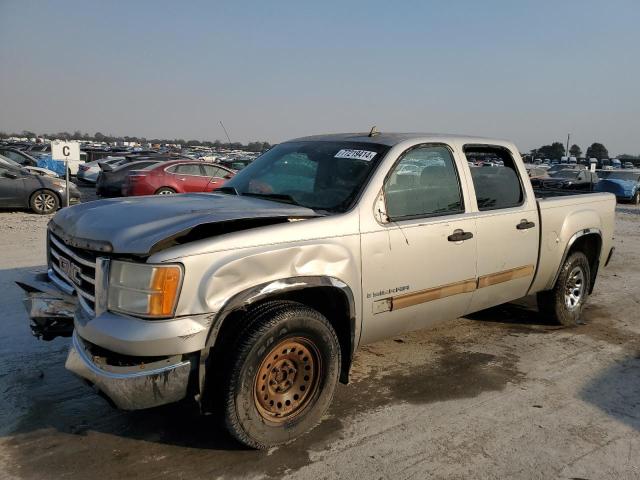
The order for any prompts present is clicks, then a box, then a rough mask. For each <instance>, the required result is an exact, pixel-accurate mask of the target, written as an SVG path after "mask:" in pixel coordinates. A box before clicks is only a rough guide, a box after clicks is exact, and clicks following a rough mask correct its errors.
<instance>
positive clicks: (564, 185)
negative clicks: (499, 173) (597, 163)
mask: <svg viewBox="0 0 640 480" xmlns="http://www.w3.org/2000/svg"><path fill="white" fill-rule="evenodd" d="M526 168H527V173H528V174H529V178H530V179H531V184H532V185H533V186H534V188H537V189H549V190H558V189H564V190H583V191H594V192H609V193H613V194H614V195H615V196H616V198H617V199H618V201H621V202H631V203H633V204H635V205H640V170H630V169H626V170H597V171H596V172H591V171H589V170H587V169H586V166H584V165H579V164H578V165H553V166H551V167H550V168H545V167H544V166H541V165H535V164H528V165H526Z"/></svg>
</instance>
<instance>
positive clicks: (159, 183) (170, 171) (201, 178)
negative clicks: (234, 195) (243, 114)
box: [122, 160, 235, 197]
mask: <svg viewBox="0 0 640 480" xmlns="http://www.w3.org/2000/svg"><path fill="white" fill-rule="evenodd" d="M234 173H235V172H234V171H233V170H230V169H227V168H225V167H222V166H220V165H216V164H214V163H209V162H202V161H198V160H195V161H189V160H175V161H170V162H164V163H161V164H159V165H158V164H154V165H151V166H148V167H146V168H143V169H136V170H133V171H130V172H129V173H128V174H127V176H126V178H125V180H124V183H123V184H122V196H123V197H126V196H132V197H133V196H138V195H172V194H174V193H188V192H211V191H213V190H215V189H217V188H220V187H221V186H222V185H224V182H226V181H227V180H228V179H230V178H232V177H233V175H234Z"/></svg>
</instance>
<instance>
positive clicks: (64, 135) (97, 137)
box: [0, 130, 271, 152]
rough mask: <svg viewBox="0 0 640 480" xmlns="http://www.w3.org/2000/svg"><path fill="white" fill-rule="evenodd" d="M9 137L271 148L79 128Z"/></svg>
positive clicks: (7, 135)
mask: <svg viewBox="0 0 640 480" xmlns="http://www.w3.org/2000/svg"><path fill="white" fill-rule="evenodd" d="M10 137H18V138H22V137H26V138H38V137H45V138H55V139H59V140H84V141H90V142H106V143H114V142H135V143H141V144H142V143H151V144H156V143H157V144H161V145H162V144H178V145H182V146H189V147H195V146H203V147H210V148H231V149H234V150H247V151H249V152H263V151H265V150H268V149H269V148H271V144H270V143H269V142H249V143H247V144H243V143H241V142H232V143H228V142H221V141H220V140H214V141H213V142H211V141H208V140H185V139H183V138H174V139H167V138H151V139H149V138H145V137H130V136H127V135H125V136H117V135H112V134H109V135H105V134H103V133H101V132H96V133H94V134H93V135H91V134H89V133H86V132H85V133H83V132H81V131H80V130H76V131H75V132H73V133H69V132H58V133H43V134H40V135H38V134H36V133H35V132H31V131H29V130H23V131H22V132H21V133H5V132H0V138H10Z"/></svg>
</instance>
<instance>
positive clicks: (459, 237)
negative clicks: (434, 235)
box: [447, 229, 473, 242]
mask: <svg viewBox="0 0 640 480" xmlns="http://www.w3.org/2000/svg"><path fill="white" fill-rule="evenodd" d="M470 238H473V233H471V232H465V231H464V230H460V229H457V230H454V231H453V233H452V234H451V235H449V236H448V237H447V240H449V241H450V242H464V241H465V240H469V239H470Z"/></svg>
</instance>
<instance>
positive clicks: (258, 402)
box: [212, 301, 341, 449]
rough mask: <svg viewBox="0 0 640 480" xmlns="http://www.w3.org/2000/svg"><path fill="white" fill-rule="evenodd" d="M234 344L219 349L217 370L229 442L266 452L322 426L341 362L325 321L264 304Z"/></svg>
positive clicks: (290, 306) (285, 304)
mask: <svg viewBox="0 0 640 480" xmlns="http://www.w3.org/2000/svg"><path fill="white" fill-rule="evenodd" d="M232 345H233V346H232V347H231V348H229V346H230V345H229V346H226V347H225V346H223V348H225V352H226V354H225V357H226V359H224V360H223V361H222V362H221V363H222V365H218V368H222V369H223V371H224V372H225V374H224V375H223V377H222V378H223V381H222V385H221V387H222V391H221V392H220V394H221V395H222V411H223V412H222V414H223V421H224V424H225V427H226V428H227V430H228V431H229V432H230V433H231V435H232V436H233V437H234V438H236V439H237V440H238V441H240V442H241V443H243V444H245V445H247V446H249V447H251V448H257V449H264V448H270V447H274V446H276V445H282V444H285V443H288V442H290V441H293V440H295V439H296V438H298V437H299V436H300V435H302V434H304V433H306V432H308V431H309V430H311V429H312V428H313V427H315V426H316V425H317V424H318V423H319V422H320V420H321V418H322V416H323V415H324V413H325V412H326V411H327V409H328V408H329V405H330V404H331V400H332V399H333V394H334V392H335V388H336V384H337V381H338V376H339V372H340V361H341V359H340V344H339V342H338V338H337V336H336V333H335V331H334V329H333V327H332V326H331V324H330V323H329V322H328V320H327V319H326V318H325V317H324V316H322V315H321V314H320V313H319V312H317V311H316V310H313V309H311V308H309V307H306V306H305V305H302V304H300V303H297V302H289V301H277V302H268V303H265V304H263V305H260V306H258V307H257V308H255V309H253V310H252V311H250V312H249V313H248V314H247V316H246V317H245V322H244V328H243V329H242V331H241V332H240V333H239V334H238V335H237V340H236V341H235V342H233V344H232ZM296 346H298V348H297V349H296ZM276 349H277V350H276ZM279 355H280V356H279ZM268 362H273V365H272V364H271V363H268ZM213 368H215V366H213ZM291 372H293V373H291ZM288 375H289V376H288ZM287 382H288V386H287ZM212 387H213V388H215V386H214V385H212ZM280 389H282V390H280ZM263 394H264V396H263ZM278 398H281V399H282V403H281V402H280V401H278ZM285 398H287V399H288V400H286V402H285V400H284V399H285ZM274 399H275V400H276V402H277V403H276V404H274ZM289 399H290V400H289ZM294 399H295V400H294ZM285 403H286V405H285Z"/></svg>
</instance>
